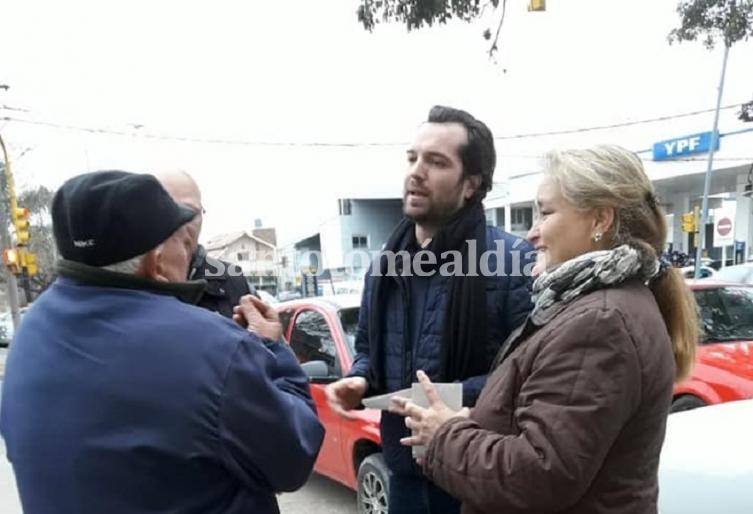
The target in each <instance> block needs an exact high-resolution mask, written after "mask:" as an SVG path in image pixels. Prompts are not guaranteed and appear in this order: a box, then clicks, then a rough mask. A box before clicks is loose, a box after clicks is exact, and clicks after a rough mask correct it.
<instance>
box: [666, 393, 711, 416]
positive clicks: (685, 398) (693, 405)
mask: <svg viewBox="0 0 753 514" xmlns="http://www.w3.org/2000/svg"><path fill="white" fill-rule="evenodd" d="M705 406H706V402H704V401H703V400H701V399H700V398H698V397H697V396H693V395H691V394H684V395H682V396H678V397H677V398H675V400H674V401H673V402H672V407H671V408H670V410H669V412H670V413H672V412H682V411H686V410H692V409H697V408H698V407H705Z"/></svg>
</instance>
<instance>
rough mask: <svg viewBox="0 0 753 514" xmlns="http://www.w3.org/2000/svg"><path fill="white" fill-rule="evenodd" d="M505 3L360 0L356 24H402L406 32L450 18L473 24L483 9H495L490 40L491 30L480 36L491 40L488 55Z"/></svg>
mask: <svg viewBox="0 0 753 514" xmlns="http://www.w3.org/2000/svg"><path fill="white" fill-rule="evenodd" d="M506 7H507V0H361V4H360V5H359V6H358V11H357V14H358V21H360V22H361V24H362V25H363V26H364V28H365V29H366V30H368V31H370V32H371V31H372V30H374V27H376V25H377V24H378V23H380V22H386V23H390V22H398V23H403V24H404V25H405V26H406V28H407V29H408V30H409V31H410V30H416V29H420V28H422V27H431V26H432V25H434V24H435V23H436V24H440V25H441V24H444V23H447V22H448V21H449V20H451V19H458V20H461V21H465V22H470V21H473V20H475V19H477V18H479V17H480V16H482V15H483V14H484V12H485V11H486V9H489V8H491V9H499V10H500V11H501V12H500V16H499V22H498V24H497V27H496V29H495V32H494V37H493V39H492V30H491V28H487V29H486V30H485V31H484V33H483V36H484V38H485V39H487V40H492V42H491V47H490V49H489V54H490V55H493V54H494V52H496V51H497V41H498V40H499V34H500V31H501V30H502V25H503V23H504V21H505V10H506Z"/></svg>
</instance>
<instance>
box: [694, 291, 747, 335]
mask: <svg viewBox="0 0 753 514" xmlns="http://www.w3.org/2000/svg"><path fill="white" fill-rule="evenodd" d="M695 298H696V303H697V304H698V308H699V310H700V316H701V322H702V325H703V331H704V334H703V336H704V342H707V343H716V342H724V341H739V340H742V339H753V288H747V287H720V288H714V289H698V290H696V291H695Z"/></svg>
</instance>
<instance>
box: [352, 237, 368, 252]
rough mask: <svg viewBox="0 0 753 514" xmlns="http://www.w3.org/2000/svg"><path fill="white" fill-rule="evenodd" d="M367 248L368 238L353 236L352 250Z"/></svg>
mask: <svg viewBox="0 0 753 514" xmlns="http://www.w3.org/2000/svg"><path fill="white" fill-rule="evenodd" d="M368 247H369V238H368V237H366V236H353V249H354V250H358V249H361V248H368Z"/></svg>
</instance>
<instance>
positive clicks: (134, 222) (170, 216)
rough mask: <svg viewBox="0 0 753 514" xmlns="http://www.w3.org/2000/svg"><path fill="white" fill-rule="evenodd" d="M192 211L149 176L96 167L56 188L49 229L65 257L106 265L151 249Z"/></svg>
mask: <svg viewBox="0 0 753 514" xmlns="http://www.w3.org/2000/svg"><path fill="white" fill-rule="evenodd" d="M197 214H198V213H197V212H196V211H194V210H193V209H191V208H189V207H186V206H184V205H180V204H177V203H176V202H175V201H174V200H173V199H172V198H171V197H170V195H169V194H168V192H167V191H165V188H163V187H162V185H161V184H160V183H159V181H158V180H157V178H156V177H154V176H153V175H147V174H141V173H129V172H126V171H95V172H93V173H84V174H83V175H78V176H76V177H73V178H71V179H69V180H67V181H66V182H65V183H64V184H63V185H62V186H61V187H60V189H58V190H57V192H56V193H55V197H54V198H53V200H52V229H53V233H54V235H55V244H56V245H57V247H58V251H59V252H60V255H62V256H63V258H64V259H68V260H71V261H76V262H80V263H83V264H88V265H90V266H108V265H110V264H115V263H118V262H123V261H127V260H128V259H131V258H133V257H136V256H138V255H142V254H144V253H146V252H148V251H149V250H152V249H154V248H156V247H157V246H158V245H159V244H160V243H162V242H163V241H165V240H166V239H168V238H169V237H170V236H171V235H172V234H173V233H174V232H175V231H176V230H178V229H179V228H180V227H181V226H182V225H184V224H186V223H188V222H189V221H191V220H192V219H193V218H194V217H195V216H196V215H197Z"/></svg>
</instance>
